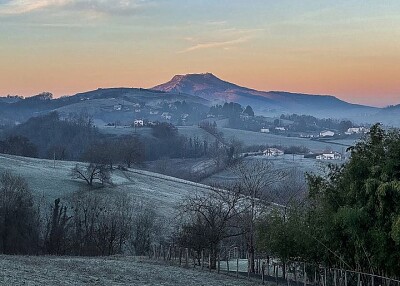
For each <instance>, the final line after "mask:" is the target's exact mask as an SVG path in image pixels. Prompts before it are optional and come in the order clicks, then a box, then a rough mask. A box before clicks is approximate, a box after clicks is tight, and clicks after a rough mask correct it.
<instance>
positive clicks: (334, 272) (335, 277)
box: [333, 269, 337, 286]
mask: <svg viewBox="0 0 400 286" xmlns="http://www.w3.org/2000/svg"><path fill="white" fill-rule="evenodd" d="M333 279H334V280H335V284H334V285H335V286H337V282H336V280H337V272H336V269H334V270H333Z"/></svg>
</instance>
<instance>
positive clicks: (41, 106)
mask: <svg viewBox="0 0 400 286" xmlns="http://www.w3.org/2000/svg"><path fill="white" fill-rule="evenodd" d="M177 102H179V103H182V104H181V105H179V106H178V107H181V106H183V107H182V108H181V109H182V110H179V108H178V107H176V106H175V105H176V103H177ZM183 103H184V104H183ZM208 105H209V102H208V101H207V100H206V99H203V98H201V97H198V96H194V95H189V94H181V93H179V92H164V91H156V90H148V89H142V88H99V89H97V90H93V91H88V92H83V93H78V94H75V95H72V96H65V97H61V98H52V95H51V94H50V93H42V94H39V95H36V96H32V97H27V98H24V99H21V98H19V99H18V100H17V99H14V100H11V99H10V98H0V124H2V123H9V122H19V123H20V122H24V121H26V120H27V119H29V118H30V117H32V116H38V115H42V114H46V113H49V112H52V111H58V112H59V113H60V114H61V115H62V116H69V115H70V114H76V113H87V114H89V115H91V116H93V118H94V119H98V120H101V121H104V122H116V121H119V122H122V123H131V122H132V121H133V120H134V119H143V118H149V119H152V120H160V121H161V120H162V119H163V118H162V117H161V116H162V114H163V113H166V114H168V115H165V116H170V114H169V113H171V120H175V121H176V120H178V119H179V118H177V117H178V116H180V114H176V113H179V112H180V113H183V112H185V111H186V112H187V113H189V112H193V111H197V112H206V111H208V107H207V106H208ZM150 113H151V114H150ZM194 113H195V112H194ZM174 114H175V115H176V116H175V118H174ZM188 120H190V118H188ZM193 120H194V119H193Z"/></svg>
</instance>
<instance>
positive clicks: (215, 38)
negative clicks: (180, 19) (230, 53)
mask: <svg viewBox="0 0 400 286" xmlns="http://www.w3.org/2000/svg"><path fill="white" fill-rule="evenodd" d="M260 31H263V29H237V28H222V29H217V30H213V31H210V32H209V33H207V36H206V37H205V38H203V39H201V38H195V37H185V38H184V40H185V41H186V42H189V43H190V44H191V46H189V47H188V48H186V49H184V50H182V51H180V52H179V53H187V52H193V51H197V50H204V49H213V48H220V49H224V50H229V49H231V48H234V47H237V46H238V45H240V44H243V43H246V42H248V41H250V40H251V39H252V38H254V37H255V36H256V33H258V32H260ZM207 38H208V39H207ZM220 39H222V40H220Z"/></svg>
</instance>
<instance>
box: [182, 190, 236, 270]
mask: <svg viewBox="0 0 400 286" xmlns="http://www.w3.org/2000/svg"><path fill="white" fill-rule="evenodd" d="M242 200H243V195H242V193H241V191H240V188H239V187H238V186H234V187H232V188H231V189H230V190H222V189H219V188H214V189H213V190H210V191H209V192H208V193H198V194H195V195H193V196H189V197H187V198H186V199H185V200H184V201H183V202H182V204H181V206H180V210H181V217H183V219H184V223H183V227H182V231H181V235H182V237H181V239H184V240H185V239H186V243H188V244H190V245H191V247H192V248H196V249H195V250H199V248H200V247H204V248H205V249H208V251H209V253H210V257H211V267H212V268H215V267H216V261H217V254H218V252H219V246H220V243H221V242H222V241H223V240H224V239H227V238H229V237H234V236H239V235H241V234H242V230H241V229H240V228H238V225H237V219H238V217H239V216H240V214H241V213H242V212H243V211H244V209H243V205H242V203H241V202H242ZM188 231H195V232H194V233H191V234H190V235H188ZM197 235H199V236H197ZM201 242H203V245H199V243H200V244H201Z"/></svg>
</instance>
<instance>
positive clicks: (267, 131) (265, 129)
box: [260, 128, 269, 133]
mask: <svg viewBox="0 0 400 286" xmlns="http://www.w3.org/2000/svg"><path fill="white" fill-rule="evenodd" d="M260 132H261V133H269V128H261V130H260Z"/></svg>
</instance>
